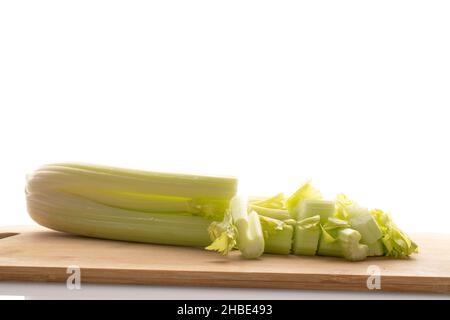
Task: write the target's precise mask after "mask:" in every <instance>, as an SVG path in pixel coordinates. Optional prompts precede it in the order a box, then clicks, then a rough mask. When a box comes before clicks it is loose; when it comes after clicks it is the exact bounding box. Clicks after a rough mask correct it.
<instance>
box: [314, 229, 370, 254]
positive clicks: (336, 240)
mask: <svg viewBox="0 0 450 320" xmlns="http://www.w3.org/2000/svg"><path fill="white" fill-rule="evenodd" d="M328 235H330V236H331V239H330V238H327V237H324V236H323V234H322V236H321V238H320V241H319V249H318V254H319V255H322V256H333V257H342V258H345V259H347V260H349V261H361V260H364V259H366V258H367V254H368V247H367V246H366V245H364V244H360V243H359V241H360V239H361V234H360V233H359V232H358V231H356V230H354V229H350V228H344V229H335V230H331V231H330V232H329V233H328Z"/></svg>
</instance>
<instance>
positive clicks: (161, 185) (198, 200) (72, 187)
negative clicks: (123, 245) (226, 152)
mask: <svg viewBox="0 0 450 320" xmlns="http://www.w3.org/2000/svg"><path fill="white" fill-rule="evenodd" d="M236 189H237V179H235V178H230V177H213V176H198V175H186V174H172V173H158V172H144V171H138V170H128V169H120V168H111V167H105V166H97V165H87V164H74V163H62V164H53V165H47V166H43V167H41V168H40V169H38V170H37V171H36V172H34V173H33V174H32V175H30V176H29V177H28V181H27V186H26V197H27V206H28V211H29V213H30V215H31V217H32V218H33V219H34V220H35V221H36V222H38V223H39V224H41V225H43V226H46V227H49V228H51V229H55V230H59V231H64V232H70V233H74V234H79V235H84V236H90V237H97V238H105V239H115V240H126V241H136V242H148V243H158V244H167V245H181V246H197V247H206V249H207V250H212V251H217V252H219V253H222V254H224V255H225V254H228V253H229V252H230V251H232V250H234V249H239V251H240V252H241V254H242V255H243V256H244V257H246V258H257V257H259V256H261V255H262V254H263V252H266V253H274V254H289V253H291V252H292V253H294V254H297V255H315V254H318V255H327V256H337V257H343V258H346V259H347V260H350V261H359V260H363V259H365V258H366V257H367V256H382V255H386V256H392V257H396V258H404V257H407V256H409V255H411V254H412V253H415V252H417V251H418V248H417V244H415V243H414V242H413V241H412V240H411V239H410V238H409V237H408V236H407V235H406V234H405V233H404V232H402V231H401V230H400V229H399V228H398V227H397V226H396V225H395V224H394V223H393V221H392V218H391V216H390V215H389V214H387V213H385V212H383V211H381V210H379V209H374V210H372V211H369V210H368V209H366V208H364V207H361V206H359V205H358V204H357V203H356V202H354V201H352V200H350V199H349V198H348V197H347V196H345V195H344V194H339V195H337V197H336V199H335V201H328V200H323V199H322V197H321V195H320V192H319V191H318V190H317V189H315V188H314V187H312V185H311V182H310V181H308V182H306V183H305V184H303V185H302V186H301V187H300V188H299V189H298V190H297V191H296V192H295V193H294V194H293V195H292V196H290V197H289V198H288V199H287V200H286V199H285V198H284V195H283V194H282V193H279V194H277V195H275V196H273V197H270V198H267V197H253V198H250V200H249V199H247V198H246V197H243V196H241V195H236Z"/></svg>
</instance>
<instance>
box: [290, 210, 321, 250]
mask: <svg viewBox="0 0 450 320" xmlns="http://www.w3.org/2000/svg"><path fill="white" fill-rule="evenodd" d="M294 228H295V229H294V230H295V231H294V243H293V248H292V251H293V253H294V254H297V255H306V256H313V255H315V254H316V252H317V247H318V245H319V238H320V216H319V215H316V216H313V217H309V218H306V219H303V220H301V221H299V222H297V223H296V225H295V227H294Z"/></svg>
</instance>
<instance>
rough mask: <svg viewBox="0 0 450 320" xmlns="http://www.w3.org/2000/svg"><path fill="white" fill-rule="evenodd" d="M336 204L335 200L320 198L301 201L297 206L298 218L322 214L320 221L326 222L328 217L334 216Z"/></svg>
mask: <svg viewBox="0 0 450 320" xmlns="http://www.w3.org/2000/svg"><path fill="white" fill-rule="evenodd" d="M334 210H335V204H334V202H333V201H326V200H319V199H305V200H303V201H301V202H300V203H299V204H298V205H297V207H296V210H295V212H296V216H295V217H296V218H297V220H303V219H306V218H309V217H313V216H315V215H319V216H320V221H321V222H322V223H325V222H326V221H327V220H328V218H331V217H333V215H334Z"/></svg>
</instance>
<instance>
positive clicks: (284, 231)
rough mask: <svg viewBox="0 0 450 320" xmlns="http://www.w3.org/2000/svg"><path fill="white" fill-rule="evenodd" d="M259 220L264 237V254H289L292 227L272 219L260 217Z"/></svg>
mask: <svg viewBox="0 0 450 320" xmlns="http://www.w3.org/2000/svg"><path fill="white" fill-rule="evenodd" d="M259 220H260V222H261V227H262V231H263V235H264V252H265V253H275V254H289V253H290V252H291V246H292V235H293V232H294V228H293V227H292V225H290V224H288V223H286V222H284V221H281V220H277V219H273V218H269V217H265V216H262V215H260V216H259Z"/></svg>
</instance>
